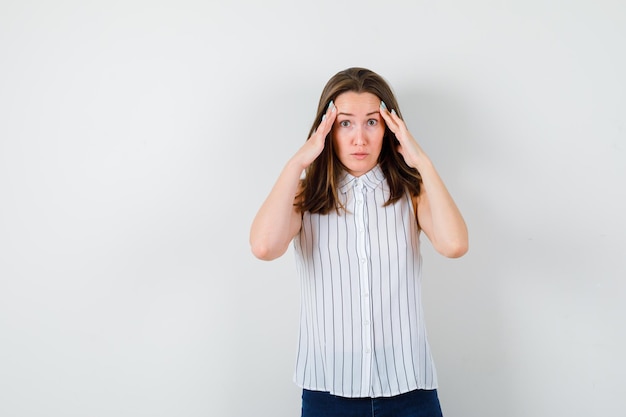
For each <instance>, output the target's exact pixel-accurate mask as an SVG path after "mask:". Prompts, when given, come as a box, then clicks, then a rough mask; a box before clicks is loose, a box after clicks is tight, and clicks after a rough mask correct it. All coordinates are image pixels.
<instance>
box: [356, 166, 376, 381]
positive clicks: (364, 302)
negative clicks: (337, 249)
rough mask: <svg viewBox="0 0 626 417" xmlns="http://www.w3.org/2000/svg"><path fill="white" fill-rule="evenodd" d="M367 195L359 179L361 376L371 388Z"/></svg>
mask: <svg viewBox="0 0 626 417" xmlns="http://www.w3.org/2000/svg"><path fill="white" fill-rule="evenodd" d="M365 193H366V189H365V186H364V184H363V183H362V181H361V180H360V179H359V178H357V179H356V180H355V182H354V198H355V210H354V216H355V220H356V229H357V236H356V246H357V254H358V257H359V282H360V284H361V289H362V292H361V295H362V296H361V303H360V304H361V317H362V319H363V323H362V326H361V336H362V340H363V346H362V348H363V361H362V362H361V363H362V369H361V375H362V377H363V380H362V386H363V387H370V386H371V369H372V367H371V364H372V326H371V308H370V300H369V265H368V263H367V250H366V244H365V241H366V233H365Z"/></svg>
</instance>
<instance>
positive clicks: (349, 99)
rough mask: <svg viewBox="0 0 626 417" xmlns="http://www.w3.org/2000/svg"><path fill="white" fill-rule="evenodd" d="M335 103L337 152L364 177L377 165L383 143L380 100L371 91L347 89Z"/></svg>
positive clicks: (338, 155) (342, 159) (334, 139)
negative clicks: (358, 91)
mask: <svg viewBox="0 0 626 417" xmlns="http://www.w3.org/2000/svg"><path fill="white" fill-rule="evenodd" d="M335 106H336V107H337V118H336V119H335V124H334V125H333V130H332V138H333V145H334V147H335V153H336V154H337V157H338V158H339V160H340V161H341V163H342V164H343V165H344V166H345V167H346V168H347V170H348V172H349V173H350V174H352V175H354V176H355V177H358V176H361V175H363V174H365V173H366V172H368V171H369V170H371V169H372V168H374V167H375V166H376V164H377V163H378V156H379V155H380V151H381V149H382V146H383V135H384V133H385V123H384V121H383V119H382V116H381V115H380V99H379V98H378V97H377V96H375V95H374V94H372V93H355V92H354V91H348V92H345V93H342V94H340V95H339V96H337V98H336V99H335Z"/></svg>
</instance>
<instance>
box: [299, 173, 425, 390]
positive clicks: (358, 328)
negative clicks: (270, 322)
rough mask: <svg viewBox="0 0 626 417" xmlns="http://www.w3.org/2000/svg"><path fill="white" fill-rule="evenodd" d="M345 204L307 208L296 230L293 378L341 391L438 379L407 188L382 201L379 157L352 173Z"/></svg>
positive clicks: (421, 384) (415, 385)
mask: <svg viewBox="0 0 626 417" xmlns="http://www.w3.org/2000/svg"><path fill="white" fill-rule="evenodd" d="M339 191H340V192H339V198H341V199H342V202H343V204H344V206H345V207H346V210H347V212H343V211H340V214H337V212H336V211H334V210H333V211H331V212H330V213H328V214H325V215H320V214H311V213H309V212H306V213H304V215H303V220H302V229H301V231H300V233H299V234H298V235H297V236H296V237H295V239H294V248H295V253H296V266H297V270H298V273H299V275H300V279H301V312H300V337H299V343H298V352H297V359H296V369H295V376H294V379H295V382H296V383H297V384H298V385H299V386H300V387H302V388H306V389H309V390H316V391H327V392H330V393H331V394H334V395H338V396H343V397H388V396H393V395H398V394H401V393H405V392H408V391H411V390H414V389H435V388H437V376H436V371H435V366H434V363H433V359H432V356H431V352H430V347H429V345H428V339H427V337H426V327H425V324H424V314H423V311H422V304H421V265H422V257H421V255H420V240H419V229H418V226H417V222H416V220H415V214H414V211H413V205H412V202H411V197H410V196H409V195H408V193H407V194H406V195H405V197H404V198H401V199H400V200H398V201H397V202H396V203H395V204H392V205H389V206H386V207H384V206H383V205H384V203H385V202H386V201H387V200H388V198H389V187H388V185H387V181H386V180H385V177H384V175H383V172H382V170H381V168H380V167H379V166H376V167H375V168H374V169H372V170H371V171H369V172H368V173H367V174H365V175H362V176H361V177H358V178H357V177H354V176H352V175H350V174H346V175H345V177H344V178H343V179H342V181H341V182H340V184H339Z"/></svg>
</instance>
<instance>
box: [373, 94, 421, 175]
mask: <svg viewBox="0 0 626 417" xmlns="http://www.w3.org/2000/svg"><path fill="white" fill-rule="evenodd" d="M380 114H381V116H382V117H383V119H384V120H385V123H386V124H387V127H388V128H389V130H391V131H392V132H393V134H394V135H396V139H398V142H399V144H398V152H399V153H400V155H402V157H403V158H404V161H405V162H406V163H407V165H408V166H410V167H411V168H416V169H417V170H419V168H418V165H419V160H420V158H423V157H424V151H423V150H422V148H421V147H420V146H419V144H418V143H417V141H416V140H415V138H413V135H411V132H409V129H408V128H407V127H406V124H405V123H404V120H402V119H401V118H400V116H398V114H397V113H396V112H395V110H393V109H392V110H391V112H390V111H389V110H387V108H386V107H385V106H382V105H381V108H380Z"/></svg>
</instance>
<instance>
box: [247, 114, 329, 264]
mask: <svg viewBox="0 0 626 417" xmlns="http://www.w3.org/2000/svg"><path fill="white" fill-rule="evenodd" d="M336 114H337V112H336V111H335V106H334V105H333V104H332V102H331V104H330V105H329V108H328V109H327V111H326V114H325V117H324V120H322V123H320V125H319V126H318V128H317V130H316V131H315V133H313V134H312V135H311V137H310V138H309V139H308V140H307V141H306V142H305V143H304V145H303V146H302V147H301V148H300V149H299V150H298V151H297V152H296V154H295V155H294V156H293V157H292V158H291V159H290V160H289V161H288V162H287V164H286V165H285V167H284V168H283V170H282V172H281V173H280V175H279V177H278V180H276V184H274V187H273V188H272V191H270V194H269V195H268V196H267V198H266V199H265V202H264V203H263V205H262V206H261V208H260V209H259V211H258V213H257V214H256V216H255V218H254V221H253V222H252V227H251V228H250V246H251V249H252V253H253V254H254V256H256V257H257V258H259V259H262V260H265V261H270V260H273V259H276V258H278V257H280V256H282V255H283V254H284V253H285V252H286V251H287V248H288V247H289V243H290V242H291V240H292V239H293V238H294V236H295V235H296V234H297V233H298V232H299V231H300V227H301V226H302V215H301V213H300V211H299V209H298V208H297V207H296V206H295V205H294V203H295V202H296V201H295V198H296V194H297V193H298V187H299V184H300V175H301V174H302V171H303V170H304V169H305V168H307V167H308V166H309V165H310V164H311V163H312V162H313V161H314V160H315V159H316V158H317V157H318V156H319V155H320V153H322V150H323V149H324V142H325V140H326V135H328V132H330V129H331V128H332V126H333V123H334V121H335V117H336Z"/></svg>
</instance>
